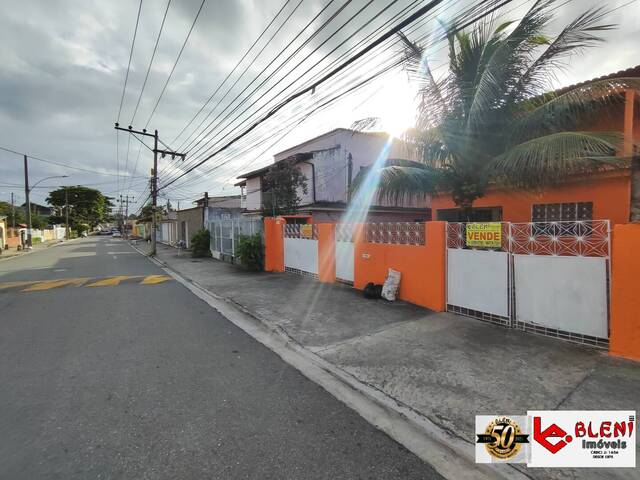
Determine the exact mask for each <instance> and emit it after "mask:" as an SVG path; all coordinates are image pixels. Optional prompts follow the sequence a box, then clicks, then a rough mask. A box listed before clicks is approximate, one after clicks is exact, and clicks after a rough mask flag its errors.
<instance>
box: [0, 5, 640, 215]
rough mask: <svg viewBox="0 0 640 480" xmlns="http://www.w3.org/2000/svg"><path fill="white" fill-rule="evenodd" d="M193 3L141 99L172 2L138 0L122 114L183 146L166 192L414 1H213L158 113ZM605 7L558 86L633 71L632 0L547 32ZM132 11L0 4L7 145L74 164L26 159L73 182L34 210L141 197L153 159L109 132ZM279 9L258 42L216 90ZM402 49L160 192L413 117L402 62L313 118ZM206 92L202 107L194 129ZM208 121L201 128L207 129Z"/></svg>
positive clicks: (12, 165) (183, 198) (639, 29)
mask: <svg viewBox="0 0 640 480" xmlns="http://www.w3.org/2000/svg"><path fill="white" fill-rule="evenodd" d="M201 3H202V0H172V1H171V3H170V5H169V9H168V12H167V16H166V20H165V24H164V28H163V31H162V35H161V37H160V40H159V43H158V48H157V53H156V55H155V58H154V61H153V63H152V64H151V69H150V73H149V77H148V80H147V83H146V86H145V89H144V91H143V94H142V96H141V97H140V93H141V89H142V85H143V82H144V79H145V75H146V72H147V69H148V66H149V63H150V59H151V56H152V52H153V50H154V45H155V43H156V38H157V36H158V31H159V29H160V25H161V23H162V21H163V16H164V13H165V11H166V7H167V0H144V1H143V4H142V9H141V14H140V22H139V27H138V30H137V36H136V41H135V44H134V49H133V56H132V62H131V69H130V74H129V78H128V81H127V88H126V92H125V96H124V101H123V106H122V111H121V113H120V123H121V124H123V125H125V126H126V125H129V123H130V122H131V120H132V119H133V125H134V127H135V128H139V129H141V128H144V127H145V126H146V128H147V129H149V130H152V129H154V128H157V129H158V130H159V132H160V138H161V140H163V141H164V142H165V143H166V144H168V145H169V146H170V147H171V148H173V149H178V150H180V149H181V150H184V151H187V152H188V153H189V156H188V157H187V159H186V161H185V163H184V164H181V163H180V162H178V161H177V160H174V161H172V160H171V159H170V158H169V157H166V158H163V159H161V160H160V167H159V171H160V173H161V185H162V184H164V183H166V182H168V181H170V180H172V179H174V178H176V177H177V176H178V175H179V174H180V173H181V172H182V171H183V170H182V169H184V168H185V167H188V166H190V165H192V164H193V163H195V162H196V161H199V160H201V159H204V158H206V156H207V155H208V154H209V153H211V152H213V151H214V150H215V149H216V148H217V147H219V146H222V145H224V143H225V140H228V139H229V138H232V137H233V135H234V134H236V133H238V132H240V131H242V129H244V128H246V127H247V126H248V125H250V124H251V123H252V122H251V121H252V120H255V119H256V118H258V117H259V116H260V115H261V114H262V113H264V112H266V111H267V110H268V109H269V108H271V107H272V106H274V105H275V104H276V103H277V101H278V100H279V99H280V100H281V99H282V98H284V96H285V94H287V93H288V94H290V93H293V92H294V91H296V90H297V89H298V88H300V87H301V86H303V85H306V84H308V83H309V81H310V80H311V79H312V78H314V77H315V76H316V75H318V74H319V72H321V71H326V69H327V67H328V66H329V65H330V64H331V63H332V62H335V61H336V60H337V59H338V58H340V57H341V55H348V54H349V49H351V48H354V47H357V45H358V42H360V41H363V42H365V41H366V40H365V39H366V38H367V36H368V35H371V34H372V33H373V34H375V32H376V29H379V28H380V29H381V30H378V34H379V32H380V31H382V30H384V28H383V26H384V25H385V22H390V19H392V18H393V17H394V16H395V15H397V14H400V13H402V12H403V11H404V10H403V9H404V8H405V7H409V6H410V5H411V4H413V3H414V2H412V1H410V0H398V1H396V2H395V3H393V2H390V1H388V0H372V1H369V0H353V1H352V2H350V3H349V2H347V3H348V5H346V6H344V5H345V2H344V0H334V1H330V0H290V1H288V2H285V0H206V1H205V2H204V5H203V7H202V10H201V12H200V15H199V16H198V18H197V21H196V23H195V27H194V28H193V31H192V33H191V35H190V37H189V39H188V41H187V43H186V45H185V48H184V51H183V53H182V55H181V57H180V59H179V62H178V63H177V65H176V66H175V70H174V71H173V74H172V75H171V79H170V81H169V83H168V84H167V87H166V90H165V92H164V94H163V96H162V98H161V99H160V102H159V104H158V107H157V109H156V110H155V113H154V114H153V116H151V114H152V111H153V109H154V106H155V105H156V102H157V101H158V98H159V96H160V93H161V91H162V89H163V86H164V85H165V83H166V81H167V78H168V77H169V75H170V73H171V70H172V67H173V66H174V64H175V61H176V58H177V56H178V53H179V51H180V49H181V47H182V45H183V43H184V42H185V38H186V37H187V34H188V32H189V29H190V27H191V25H192V24H193V21H194V18H195V17H196V14H197V12H198V10H199V8H200V5H201ZM418 3H421V4H426V3H427V2H418ZM472 3H473V2H471V1H468V0H465V1H455V0H445V1H443V2H442V3H441V4H440V6H439V7H438V9H437V11H434V12H433V15H432V16H431V17H429V18H427V19H425V21H423V22H422V23H421V24H418V25H417V26H416V28H415V29H412V28H408V29H407V30H406V33H407V34H408V35H409V36H410V37H411V38H412V39H419V38H423V39H424V41H425V42H428V41H433V40H430V39H434V38H436V37H435V34H434V33H433V32H436V31H437V22H436V21H435V18H436V17H438V18H440V19H445V20H446V19H450V18H452V17H453V16H455V15H457V14H459V13H460V12H461V11H463V10H464V9H465V8H468V7H469V6H470V5H471V4H472ZM531 3H532V2H531V1H526V0H520V1H517V0H515V1H513V2H511V4H509V5H507V6H505V7H504V8H503V9H502V10H501V15H502V16H504V17H505V18H510V19H513V18H517V17H518V15H520V14H522V12H523V11H524V10H525V9H526V8H527V7H528V6H530V5H531ZM605 4H606V7H607V8H611V9H613V10H614V11H613V12H612V13H611V15H610V17H609V20H610V21H611V22H612V23H617V24H618V29H617V30H616V31H613V32H609V33H607V34H606V36H605V38H606V42H605V43H604V44H603V45H602V46H601V47H599V48H597V49H592V50H589V51H588V52H586V53H585V54H584V55H583V56H580V57H575V58H572V59H571V62H570V64H569V65H568V67H567V69H566V71H564V72H561V73H560V74H559V75H558V78H557V79H555V80H554V84H555V85H557V86H562V85H567V84H571V83H574V82H577V81H581V80H586V79H589V78H593V77H597V76H599V75H603V74H607V73H610V72H613V71H617V70H620V69H624V68H627V67H630V66H634V65H637V64H640V55H638V54H639V50H638V47H637V38H639V35H640V1H635V2H629V1H628V0H620V1H607V2H604V1H597V0H593V1H592V0H579V1H578V0H576V1H573V2H570V3H569V4H568V5H565V6H562V7H561V8H559V9H558V12H557V15H556V16H555V23H554V28H559V27H560V26H562V25H563V24H566V23H567V22H568V21H569V20H571V19H572V18H573V17H575V16H576V15H577V14H578V13H579V12H580V11H582V10H584V9H586V8H589V7H591V6H599V5H605ZM138 5H139V1H138V0H111V1H104V0H93V1H91V0H86V1H78V0H23V1H21V2H18V1H16V0H0V61H1V64H2V68H1V69H0V146H1V147H5V148H9V149H12V150H16V151H19V152H26V153H27V154H29V155H33V156H34V157H38V158H39V159H41V160H49V161H52V162H57V163H61V164H65V165H68V167H67V166H61V165H56V164H54V163H48V162H44V161H41V160H36V159H32V160H30V164H29V168H30V178H31V183H32V184H33V183H35V182H37V181H38V180H40V179H43V178H45V177H48V176H52V175H69V178H66V179H52V180H48V181H45V182H43V183H42V184H40V185H38V186H37V187H36V188H35V189H34V191H33V194H32V195H33V197H32V201H35V202H38V203H43V202H44V199H45V198H46V195H47V192H48V190H49V188H48V187H47V186H55V185H62V184H85V185H90V186H94V187H95V188H98V189H100V190H102V191H103V192H105V193H106V194H108V195H112V196H116V195H118V194H120V193H122V194H127V193H128V194H130V195H134V196H135V197H136V200H138V201H140V202H141V201H142V200H144V199H145V198H146V193H145V189H146V186H147V182H148V176H149V172H150V168H151V165H152V155H151V152H150V151H149V150H148V149H147V148H146V147H144V146H141V144H140V143H139V142H138V141H137V140H136V139H135V138H130V137H129V136H128V134H126V133H124V132H123V133H121V134H119V135H118V134H116V132H115V131H114V129H113V123H114V122H115V121H116V120H117V119H118V111H119V106H120V100H121V96H122V91H123V85H124V81H125V75H126V72H127V65H128V61H129V52H130V48H131V44H132V36H133V32H134V27H135V23H136V16H137V12H138ZM283 5H284V8H283ZM343 6H344V8H342V7H343ZM385 8H386V10H385ZM413 8H416V7H413ZM281 9H282V10H281ZM278 12H280V13H279V15H278V16H277V17H276V14H277V13H278ZM316 15H317V19H316V20H315V21H314V22H313V23H312V24H311V25H310V26H309V27H308V28H307V29H306V30H303V29H304V28H305V26H307V25H308V24H309V22H310V21H311V20H312V19H313V18H314V17H315V16H316ZM375 15H378V16H377V17H376V18H375V19H373V20H372V18H373V17H374V16H375ZM405 15H406V13H405ZM274 17H275V20H274V21H273V23H272V24H271V26H270V27H269V28H268V29H267V30H266V32H265V34H264V35H263V37H262V38H261V39H260V41H259V42H258V43H257V44H256V45H255V47H254V48H253V49H251V50H249V54H248V55H247V56H246V58H245V59H244V60H243V62H241V63H240V64H239V65H238V67H237V68H236V70H235V71H234V72H233V73H232V75H230V76H229V78H228V79H227V80H226V82H225V83H222V82H223V80H225V77H227V75H228V74H229V73H230V72H232V70H233V68H234V66H236V64H237V62H238V61H239V60H240V59H241V57H242V56H243V55H244V54H245V52H246V51H247V50H248V49H249V47H250V46H251V45H252V43H253V42H254V41H255V40H256V39H257V38H258V36H259V35H260V33H261V32H262V31H263V30H264V29H265V27H267V26H268V25H269V22H271V21H272V20H273V19H274ZM396 22H397V20H395V21H392V22H391V24H395V23H396ZM323 24H325V26H324V27H323V28H321V26H322V25H323ZM343 24H344V27H342V29H340V27H341V26H342V25H343ZM336 31H337V33H336ZM298 34H300V35H299V36H298V37H297V38H296V35H298ZM329 37H330V38H329ZM369 38H370V39H371V38H375V37H369ZM369 41H370V40H369ZM305 42H306V44H305ZM342 42H344V43H343V44H342ZM341 44H342V45H341ZM363 44H364V43H363ZM298 47H300V48H298ZM441 47H442V45H441V44H438V43H434V44H433V45H431V47H430V51H431V52H432V64H435V65H438V64H440V63H442V60H443V58H442V53H443V52H442V48H441ZM334 49H335V51H334ZM296 50H298V51H297V53H295V55H293V56H291V55H292V54H293V53H294V52H295V51H296ZM399 51H400V50H399V47H398V46H397V45H396V46H394V45H389V46H388V48H386V49H384V50H381V51H378V52H376V54H375V55H370V56H368V57H367V58H365V59H363V61H360V62H358V63H357V64H356V65H355V66H354V68H352V69H350V70H349V71H348V72H346V73H345V74H344V75H341V76H340V77H338V78H336V79H335V80H334V81H332V83H328V84H327V85H326V86H324V87H320V88H319V89H318V90H317V91H315V92H314V93H313V94H308V95H306V96H304V97H303V98H301V99H300V100H299V101H297V102H295V103H294V104H292V105H291V106H289V107H287V108H285V109H284V110H282V111H281V112H280V113H279V114H278V115H276V116H275V117H274V118H273V119H272V120H270V121H269V122H267V123H265V124H264V125H262V126H261V127H259V128H258V129H256V130H255V131H254V132H252V134H251V135H249V136H247V137H246V138H245V139H244V140H243V141H242V142H239V143H238V144H236V145H235V146H234V147H233V148H231V149H228V150H226V151H225V152H223V153H221V154H219V155H217V156H215V157H213V158H212V159H210V160H209V161H208V162H207V163H205V164H204V165H203V166H202V167H201V168H199V169H198V170H196V171H194V172H192V173H190V174H189V175H186V176H184V177H183V178H181V179H180V180H178V181H176V182H174V183H173V184H172V185H171V186H170V187H167V188H166V189H165V190H164V191H163V193H162V195H163V197H164V199H163V200H162V201H163V202H164V201H166V198H170V199H171V202H172V203H173V204H174V205H175V204H176V203H177V202H178V201H180V202H181V204H182V205H188V204H189V202H190V201H191V200H193V199H194V198H195V197H196V196H198V195H200V194H201V193H202V192H204V191H205V190H206V191H209V192H210V194H212V195H213V194H220V193H221V194H232V193H234V192H235V190H234V187H233V183H234V179H235V177H236V176H237V175H238V174H239V173H242V172H243V171H247V170H252V169H254V168H257V167H260V166H263V165H265V164H266V163H268V162H269V161H270V159H271V156H272V155H273V153H275V152H277V151H280V150H283V149H285V148H287V147H289V146H291V145H294V144H296V143H299V142H301V141H304V140H305V139H307V138H311V137H313V136H316V135H318V134H320V133H323V132H324V131H328V130H331V129H333V128H336V127H348V126H350V125H351V124H352V123H353V121H354V120H357V119H360V118H364V117H367V116H379V117H382V119H383V122H386V125H387V126H388V127H389V128H391V129H394V128H396V127H398V126H401V125H405V124H408V123H409V122H410V120H411V116H412V112H413V107H412V103H413V93H412V91H413V90H412V88H413V87H412V86H411V85H409V84H407V82H406V75H405V74H403V73H402V72H400V71H390V72H388V73H387V74H385V75H383V76H381V77H380V78H379V79H378V80H377V81H375V82H373V83H370V84H367V85H366V86H364V87H362V88H360V89H358V90H356V91H354V92H352V93H351V94H350V95H345V96H344V97H341V98H340V99H339V100H338V101H336V102H334V103H332V104H329V105H326V106H323V107H322V109H321V110H320V111H318V112H316V113H314V114H312V115H308V114H309V113H310V112H311V111H313V110H314V109H316V108H318V107H319V106H321V105H323V104H324V102H325V101H327V100H328V99H331V98H332V96H333V95H335V94H337V93H340V92H342V91H344V90H345V89H347V88H349V87H350V86H352V85H354V84H355V83H357V82H358V81H359V80H360V79H362V78H364V77H365V76H366V75H368V74H370V73H374V72H376V71H378V69H381V68H383V67H384V66H385V65H386V64H387V63H385V62H390V61H392V60H393V58H394V55H397V54H398V52H399ZM290 56H291V58H289V57H290ZM288 58H289V60H288V61H287V62H286V63H284V65H282V66H280V65H281V63H282V62H284V61H285V60H287V59H288ZM276 69H277V70H276ZM263 70H264V72H263ZM274 70H276V71H275V72H274ZM261 72H263V73H261ZM305 72H306V73H305ZM303 74H304V75H303ZM221 83H222V86H221V87H220V88H218V87H219V86H220V85H221ZM216 89H217V91H216ZM139 97H140V98H141V101H140V105H139V108H138V109H137V111H136V112H135V117H134V116H133V115H134V109H135V106H136V103H137V101H138V98H139ZM210 97H211V98H212V100H211V102H209V103H208V104H207V106H206V108H204V109H203V110H202V112H201V113H200V114H199V115H198V116H196V117H195V120H194V121H193V122H192V123H191V124H190V125H188V122H189V121H190V120H191V119H192V118H193V117H194V115H196V113H197V112H198V111H199V109H200V108H201V107H202V105H203V104H204V103H205V102H206V101H207V99H209V98H210ZM236 97H237V98H236ZM234 99H235V100H234ZM243 112H244V113H243ZM187 125H188V127H187V128H186V130H184V131H183V129H184V127H185V126H187ZM199 125H201V126H200V127H199V128H198V126H199ZM208 125H210V129H209V130H205V127H206V126H208ZM181 131H183V133H182V134H181V135H179V134H180V132H181ZM202 132H205V133H204V134H203V133H202ZM192 133H193V134H192ZM0 162H1V163H0V200H8V198H9V196H10V192H12V191H13V192H15V193H16V195H17V199H18V201H19V203H22V202H23V201H24V189H23V187H22V185H23V180H24V179H23V169H22V158H21V157H19V156H17V155H14V154H11V153H8V152H4V151H0ZM40 187H44V188H40ZM138 206H139V205H138Z"/></svg>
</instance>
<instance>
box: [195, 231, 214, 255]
mask: <svg viewBox="0 0 640 480" xmlns="http://www.w3.org/2000/svg"><path fill="white" fill-rule="evenodd" d="M209 245H210V240H209V230H207V229H206V228H201V229H200V230H198V231H197V232H196V233H195V235H194V236H193V237H191V256H192V257H210V256H211V250H210V249H209Z"/></svg>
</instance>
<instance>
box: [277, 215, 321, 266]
mask: <svg viewBox="0 0 640 480" xmlns="http://www.w3.org/2000/svg"><path fill="white" fill-rule="evenodd" d="M284 269H285V270H286V271H288V272H293V273H298V274H300V275H309V276H312V277H317V276H318V232H317V228H316V226H315V225H312V224H306V225H299V224H286V225H285V226H284Z"/></svg>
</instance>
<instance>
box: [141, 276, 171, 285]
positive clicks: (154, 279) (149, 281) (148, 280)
mask: <svg viewBox="0 0 640 480" xmlns="http://www.w3.org/2000/svg"><path fill="white" fill-rule="evenodd" d="M167 280H171V277H170V276H169V275H148V276H147V277H145V279H144V280H143V281H141V282H140V285H157V284H158V283H162V282H166V281H167Z"/></svg>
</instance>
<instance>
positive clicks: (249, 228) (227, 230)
mask: <svg viewBox="0 0 640 480" xmlns="http://www.w3.org/2000/svg"><path fill="white" fill-rule="evenodd" d="M209 233H210V238H211V244H210V245H211V247H210V248H211V252H212V254H213V256H214V257H217V258H221V257H222V256H229V257H232V258H235V256H236V248H237V245H238V240H239V237H240V236H241V235H247V236H250V235H256V234H262V220H261V219H255V220H254V219H245V218H239V219H238V218H236V219H231V220H218V221H212V222H210V223H209Z"/></svg>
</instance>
